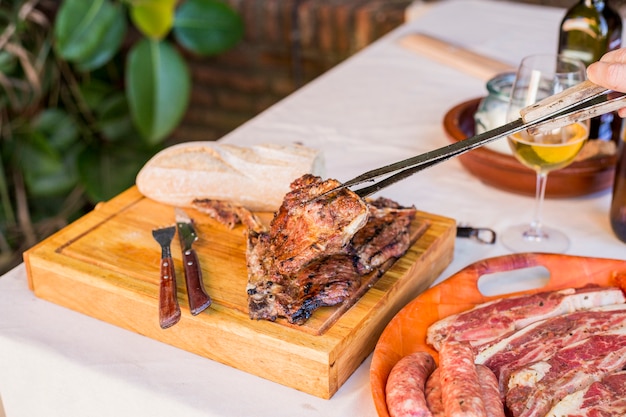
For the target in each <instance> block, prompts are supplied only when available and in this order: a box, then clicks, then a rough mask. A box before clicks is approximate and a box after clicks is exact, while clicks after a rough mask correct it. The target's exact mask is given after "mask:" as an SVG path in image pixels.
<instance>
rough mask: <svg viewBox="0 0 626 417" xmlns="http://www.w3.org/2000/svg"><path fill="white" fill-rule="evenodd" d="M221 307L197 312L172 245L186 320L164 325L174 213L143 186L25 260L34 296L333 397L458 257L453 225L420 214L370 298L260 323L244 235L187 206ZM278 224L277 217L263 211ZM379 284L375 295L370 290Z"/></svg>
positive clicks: (210, 288) (207, 281)
mask: <svg viewBox="0 0 626 417" xmlns="http://www.w3.org/2000/svg"><path fill="white" fill-rule="evenodd" d="M186 211H187V213H188V214H189V215H190V216H191V217H192V218H193V219H194V222H195V224H196V228H197V231H198V233H199V235H200V239H199V240H198V241H197V242H196V244H195V246H194V247H195V249H196V250H197V252H198V257H199V260H200V264H201V266H202V273H203V279H204V285H205V288H206V290H207V292H208V293H209V295H210V296H211V297H212V299H213V304H212V306H211V307H209V308H208V309H207V310H205V311H204V312H202V313H200V314H199V315H197V316H192V315H191V313H190V312H189V306H188V302H187V294H186V289H185V284H184V274H183V268H182V261H181V251H180V246H179V243H178V239H177V238H175V241H174V242H173V243H172V254H173V257H174V264H175V271H176V277H177V284H178V301H179V304H180V306H181V309H182V318H181V320H180V321H179V322H178V323H177V324H176V325H174V326H173V327H170V328H168V329H166V330H163V329H161V327H160V326H159V321H158V293H159V260H160V255H161V251H160V247H159V245H158V244H157V243H156V242H155V241H154V239H153V238H152V230H153V229H155V228H157V227H161V226H168V225H172V224H173V223H174V208H173V207H171V206H166V205H163V204H160V203H157V202H155V201H153V200H150V199H148V198H145V197H143V196H142V195H141V194H140V193H139V192H138V190H137V189H136V187H133V188H130V189H129V190H127V191H126V192H124V193H122V194H120V195H119V196H117V197H116V198H114V199H112V200H111V201H109V202H106V203H102V204H100V205H99V206H98V207H96V209H95V210H93V211H92V212H90V213H89V214H87V215H85V216H84V217H82V218H80V219H79V220H77V221H76V222H74V223H72V224H71V225H69V226H68V227H66V228H64V229H63V230H61V231H59V232H58V233H56V234H55V235H53V236H51V237H50V238H48V239H46V240H44V241H42V242H41V243H39V244H38V245H36V246H34V247H33V248H31V249H30V250H28V251H27V252H26V253H25V254H24V260H25V264H26V268H27V273H28V279H29V286H30V288H31V290H32V291H33V292H34V293H35V295H36V296H38V297H40V298H43V299H46V300H49V301H51V302H54V303H56V304H59V305H62V306H65V307H68V308H70V309H72V310H75V311H78V312H80V313H83V314H86V315H88V316H91V317H94V318H97V319H99V320H102V321H105V322H108V323H111V324H114V325H116V326H119V327H122V328H124V329H127V330H130V331H133V332H136V333H139V334H142V335H145V336H148V337H150V338H153V339H155V340H159V341H161V342H164V343H168V344H170V345H173V346H176V347H179V348H181V349H184V350H187V351H189V352H193V353H196V354H198V355H201V356H204V357H206V358H210V359H212V360H216V361H219V362H221V363H224V364H226V365H229V366H232V367H235V368H238V369H241V370H244V371H246V372H249V373H251V374H254V375H257V376H260V377H263V378H266V379H269V380H272V381H275V382H278V383H280V384H283V385H286V386H289V387H292V388H295V389H298V390H300V391H304V392H307V393H309V394H312V395H315V396H318V397H321V398H330V397H332V395H333V394H334V393H335V392H336V391H337V390H338V389H339V387H340V386H341V385H342V384H343V383H344V382H345V381H346V380H347V379H348V377H349V376H350V375H351V374H352V373H353V372H354V370H355V369H356V368H357V367H358V366H359V365H360V364H361V363H362V361H363V360H364V359H365V358H366V357H367V356H368V355H369V354H370V353H371V352H372V350H373V349H374V345H375V343H376V341H377V340H378V337H379V335H380V333H381V332H382V330H383V328H384V327H385V325H386V324H387V322H388V321H389V320H390V319H391V318H392V317H393V316H394V315H395V314H396V313H397V312H398V310H399V309H400V308H401V307H402V306H404V305H405V304H406V303H407V302H408V301H409V300H411V299H413V298H414V297H415V296H417V295H418V294H419V293H420V292H422V291H424V290H425V289H427V288H428V287H429V286H430V285H431V284H432V282H433V281H434V280H435V279H436V278H437V276H438V275H439V274H440V273H441V272H442V271H443V269H444V268H445V267H446V266H447V265H448V264H449V263H450V261H451V260H452V256H453V249H454V239H455V235H456V224H455V222H454V220H452V219H448V218H445V217H441V216H436V215H433V214H429V213H424V212H418V216H417V218H416V220H415V221H414V222H413V224H412V226H411V227H412V229H411V230H412V235H413V238H414V240H415V243H414V244H413V245H412V246H411V248H410V249H409V251H408V252H407V253H406V254H405V255H404V256H403V257H402V258H400V259H399V260H397V261H396V262H395V263H393V264H392V265H391V266H390V267H389V269H388V270H387V271H386V272H385V274H384V275H383V276H382V277H380V278H377V279H376V278H375V277H368V278H367V279H365V280H364V287H363V293H364V294H363V296H362V297H361V298H359V299H358V300H353V302H348V303H344V305H339V306H335V307H325V308H322V309H320V310H317V311H316V312H315V313H314V314H313V316H312V317H311V318H310V319H309V320H308V321H307V322H306V324H304V325H302V326H296V325H290V324H289V323H288V322H287V321H286V320H278V321H276V322H269V321H256V320H251V319H250V318H249V316H248V310H247V295H246V283H247V271H246V260H245V247H246V237H245V231H246V229H244V228H243V227H242V226H238V227H235V228H234V229H232V230H230V229H227V228H226V227H225V226H223V225H221V224H218V223H217V222H215V221H213V220H212V219H211V218H209V217H208V216H207V215H204V214H202V213H199V212H197V211H195V210H192V209H188V210H186ZM259 215H260V217H262V219H264V220H265V221H267V222H269V220H270V219H271V214H268V213H261V214H259ZM370 287H371V288H370Z"/></svg>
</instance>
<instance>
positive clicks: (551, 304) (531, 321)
mask: <svg viewBox="0 0 626 417" xmlns="http://www.w3.org/2000/svg"><path fill="white" fill-rule="evenodd" d="M625 302H626V299H625V298H624V294H623V292H622V290H621V289H619V288H606V287H598V286H589V287H584V288H579V289H566V290H562V291H553V292H544V293H539V294H534V295H525V296H520V297H513V298H506V299H502V300H497V301H493V302H490V303H486V304H482V305H479V306H476V307H475V308H473V309H471V310H468V311H466V312H463V313H460V314H457V315H453V316H450V317H447V318H445V319H443V320H441V321H439V322H437V323H434V324H433V325H431V326H430V327H429V329H428V332H427V341H428V342H429V343H430V344H431V345H432V346H433V347H435V348H436V349H437V350H439V351H440V352H439V353H440V363H441V361H442V360H443V358H442V355H445V349H446V346H447V345H449V344H450V343H459V342H461V343H466V344H468V345H470V346H471V347H472V351H473V353H474V354H475V364H477V365H483V366H486V367H488V368H489V369H490V370H491V371H492V372H493V373H494V374H495V375H496V377H497V379H498V386H499V391H500V396H501V399H502V401H503V405H504V407H505V408H506V412H507V415H511V416H513V417H543V416H551V417H567V416H576V417H582V416H624V415H626V388H625V387H626V371H625V370H626V304H625ZM459 368H461V363H460V362H459ZM442 384H445V381H442ZM472 415H474V414H472ZM476 415H489V414H476Z"/></svg>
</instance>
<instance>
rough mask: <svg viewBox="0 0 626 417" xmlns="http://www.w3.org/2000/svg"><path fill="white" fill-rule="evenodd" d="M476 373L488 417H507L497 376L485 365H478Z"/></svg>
mask: <svg viewBox="0 0 626 417" xmlns="http://www.w3.org/2000/svg"><path fill="white" fill-rule="evenodd" d="M476 372H477V373H478V382H479V383H480V389H481V392H482V399H483V404H484V405H485V411H486V412H487V417H505V416H504V404H503V403H502V399H501V398H500V389H499V386H498V378H496V374H494V373H493V371H492V370H491V369H489V368H487V367H486V366H485V365H476Z"/></svg>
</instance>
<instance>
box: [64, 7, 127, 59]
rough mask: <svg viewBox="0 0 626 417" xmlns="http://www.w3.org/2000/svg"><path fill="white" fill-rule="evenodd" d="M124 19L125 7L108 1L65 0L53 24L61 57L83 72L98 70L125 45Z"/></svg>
mask: <svg viewBox="0 0 626 417" xmlns="http://www.w3.org/2000/svg"><path fill="white" fill-rule="evenodd" d="M125 18H126V17H125V14H124V9H123V7H122V6H121V5H120V4H113V3H112V2H110V1H108V0H93V1H84V0H64V1H63V3H62V4H61V7H60V8H59V12H58V15H57V18H56V20H55V25H54V34H55V38H56V47H57V50H58V52H59V54H60V55H61V56H62V57H63V58H64V59H66V60H68V61H71V62H75V63H78V64H79V66H80V67H81V68H82V69H87V70H91V69H94V68H97V66H100V65H102V64H103V63H105V62H107V61H108V60H109V59H110V58H111V57H112V56H113V55H114V54H115V53H116V52H117V50H118V49H119V47H120V45H121V44H122V40H123V39H124V36H125V32H126V20H125Z"/></svg>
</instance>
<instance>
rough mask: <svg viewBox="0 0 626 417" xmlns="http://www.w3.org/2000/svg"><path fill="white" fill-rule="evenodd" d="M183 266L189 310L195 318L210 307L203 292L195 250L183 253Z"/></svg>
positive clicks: (209, 299) (200, 272)
mask: <svg viewBox="0 0 626 417" xmlns="http://www.w3.org/2000/svg"><path fill="white" fill-rule="evenodd" d="M183 265H184V266H185V283H186V284H187V297H188V299H189V310H191V314H193V315H194V316H195V315H196V314H199V313H201V312H202V311H204V310H205V309H206V308H207V307H209V306H210V305H211V297H209V295H208V294H207V293H206V291H205V290H204V285H203V284H202V271H201V270H200V263H199V262H198V255H197V254H196V251H195V250H193V249H189V250H184V251H183Z"/></svg>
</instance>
